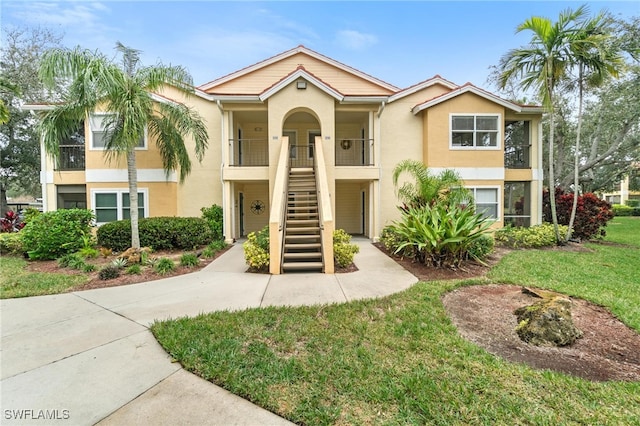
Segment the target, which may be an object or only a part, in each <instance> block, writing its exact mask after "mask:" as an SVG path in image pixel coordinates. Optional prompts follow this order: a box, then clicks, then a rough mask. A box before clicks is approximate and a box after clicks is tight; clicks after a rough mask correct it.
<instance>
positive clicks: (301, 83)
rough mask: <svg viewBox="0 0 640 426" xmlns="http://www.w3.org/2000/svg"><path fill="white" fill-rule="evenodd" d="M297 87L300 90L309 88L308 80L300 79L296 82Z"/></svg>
mask: <svg viewBox="0 0 640 426" xmlns="http://www.w3.org/2000/svg"><path fill="white" fill-rule="evenodd" d="M296 87H297V88H298V90H304V89H306V88H307V82H306V81H304V80H298V82H297V83H296Z"/></svg>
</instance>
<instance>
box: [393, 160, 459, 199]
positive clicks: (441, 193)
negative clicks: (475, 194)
mask: <svg viewBox="0 0 640 426" xmlns="http://www.w3.org/2000/svg"><path fill="white" fill-rule="evenodd" d="M403 173H407V174H409V175H410V176H411V177H412V178H413V180H414V182H409V181H407V182H404V183H403V185H402V186H401V187H399V188H398V181H399V179H400V176H401V175H402V174H403ZM393 185H394V186H395V187H396V193H397V195H398V198H399V199H400V200H401V201H402V202H403V203H405V205H406V206H407V207H422V206H433V205H434V204H435V203H437V202H439V201H442V202H445V203H447V204H452V203H458V204H462V203H467V202H468V201H469V198H470V194H469V191H468V190H467V189H465V188H464V186H463V182H462V179H460V176H459V175H458V174H457V173H456V172H454V171H453V170H443V171H442V172H441V173H440V174H439V175H433V174H432V173H431V172H430V171H429V169H428V168H427V166H425V165H424V164H422V163H421V162H420V161H416V160H403V161H401V162H400V163H398V164H397V165H396V167H395V168H394V169H393Z"/></svg>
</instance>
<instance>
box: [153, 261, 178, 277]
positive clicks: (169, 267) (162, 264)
mask: <svg viewBox="0 0 640 426" xmlns="http://www.w3.org/2000/svg"><path fill="white" fill-rule="evenodd" d="M153 268H154V270H155V271H156V272H157V273H158V274H160V275H166V274H168V273H169V272H172V271H175V269H176V264H175V263H173V260H171V259H168V258H166V257H163V258H162V259H160V260H158V262H157V263H156V264H155V266H154V267H153Z"/></svg>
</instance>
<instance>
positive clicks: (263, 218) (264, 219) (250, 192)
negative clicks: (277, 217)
mask: <svg viewBox="0 0 640 426" xmlns="http://www.w3.org/2000/svg"><path fill="white" fill-rule="evenodd" d="M240 193H242V194H243V195H244V235H245V236H246V235H248V234H249V233H250V232H256V231H259V230H261V229H262V228H264V227H265V226H267V225H268V224H269V214H270V212H271V210H270V209H269V204H270V203H269V198H268V197H269V183H268V182H255V183H254V182H251V183H248V182H236V183H235V184H234V211H235V214H234V216H235V217H234V219H235V220H234V222H235V224H234V228H235V238H238V237H239V236H240V205H239V202H240V201H239V200H240ZM255 201H261V202H262V203H263V204H264V206H265V211H263V212H262V213H260V214H257V213H254V212H252V211H251V203H253V202H255Z"/></svg>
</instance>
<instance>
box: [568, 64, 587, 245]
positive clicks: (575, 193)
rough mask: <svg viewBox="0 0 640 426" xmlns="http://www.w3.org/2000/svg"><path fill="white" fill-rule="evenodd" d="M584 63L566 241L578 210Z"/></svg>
mask: <svg viewBox="0 0 640 426" xmlns="http://www.w3.org/2000/svg"><path fill="white" fill-rule="evenodd" d="M582 100H583V90H582V65H581V66H580V71H579V73H578V129H577V131H576V152H575V160H574V163H573V205H572V206H571V216H570V218H569V229H567V236H566V238H565V241H569V239H570V238H571V234H572V233H573V224H574V222H575V219H576V212H577V211H578V188H579V186H580V132H581V130H582Z"/></svg>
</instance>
